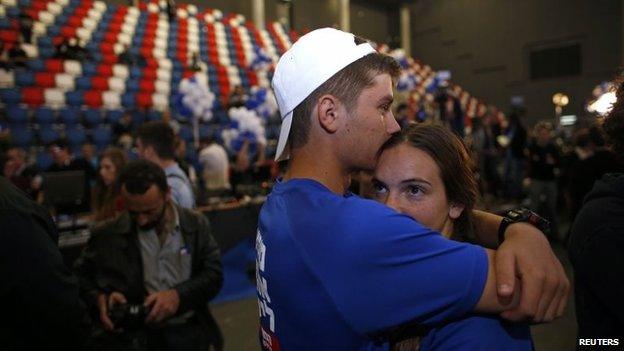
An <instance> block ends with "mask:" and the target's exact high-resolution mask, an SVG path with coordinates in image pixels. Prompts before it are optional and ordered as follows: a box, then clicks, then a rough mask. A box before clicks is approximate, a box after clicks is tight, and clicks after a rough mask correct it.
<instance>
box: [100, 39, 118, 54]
mask: <svg viewBox="0 0 624 351" xmlns="http://www.w3.org/2000/svg"><path fill="white" fill-rule="evenodd" d="M100 51H102V54H114V53H115V46H114V45H113V43H110V42H106V41H105V42H102V44H100Z"/></svg>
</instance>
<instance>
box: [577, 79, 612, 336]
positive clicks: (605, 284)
mask: <svg viewBox="0 0 624 351" xmlns="http://www.w3.org/2000/svg"><path fill="white" fill-rule="evenodd" d="M616 96H617V101H616V103H615V104H614V105H613V109H612V110H611V112H610V113H609V115H607V117H605V119H604V123H603V126H602V127H603V130H604V132H605V134H606V136H607V142H608V143H609V144H610V146H611V148H612V150H613V152H614V154H615V155H618V156H619V157H620V158H622V155H624V81H620V84H619V89H618V91H617V93H616ZM622 252H624V174H623V173H610V174H607V175H605V176H603V177H602V179H601V180H599V181H597V182H596V183H595V184H594V187H593V189H592V190H591V192H590V193H589V194H587V196H586V197H585V201H584V204H583V207H582V208H581V210H580V211H579V213H578V215H577V217H576V220H575V221H574V223H573V225H572V230H571V234H570V245H569V254H570V261H571V262H572V267H573V269H574V276H575V279H574V290H575V294H576V299H575V303H576V319H577V322H578V338H591V339H597V338H606V339H608V338H619V339H620V342H621V340H622V339H623V338H624V302H623V300H622V296H624V280H623V279H622V277H624V256H623V255H622Z"/></svg>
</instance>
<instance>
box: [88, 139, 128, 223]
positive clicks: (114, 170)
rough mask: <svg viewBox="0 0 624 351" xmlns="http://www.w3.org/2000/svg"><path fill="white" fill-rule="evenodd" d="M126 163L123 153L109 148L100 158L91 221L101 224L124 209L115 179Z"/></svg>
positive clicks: (126, 159)
mask: <svg viewBox="0 0 624 351" xmlns="http://www.w3.org/2000/svg"><path fill="white" fill-rule="evenodd" d="M127 162H128V158H127V156H126V154H125V152H124V151H123V150H121V149H118V148H115V147H110V148H108V149H106V150H104V152H103V153H102V155H101V156H100V169H99V171H98V177H97V181H96V184H95V188H94V192H93V220H94V221H95V222H101V221H104V220H107V219H111V218H114V217H116V216H117V215H118V214H119V213H120V212H121V211H123V209H124V205H123V200H122V198H121V196H120V194H119V187H118V185H117V179H118V177H119V172H121V170H122V169H123V167H124V166H125V165H126V163H127Z"/></svg>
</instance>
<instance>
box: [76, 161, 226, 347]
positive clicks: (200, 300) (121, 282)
mask: <svg viewBox="0 0 624 351" xmlns="http://www.w3.org/2000/svg"><path fill="white" fill-rule="evenodd" d="M119 186H120V187H121V195H122V197H123V199H124V203H125V205H126V211H125V212H123V213H122V214H121V215H120V216H119V217H117V218H116V219H113V220H111V221H108V222H105V223H103V224H101V225H99V226H97V227H95V228H93V229H92V236H91V239H90V240H89V243H88V244H87V247H86V248H85V250H84V251H83V253H82V256H81V258H80V259H79V260H78V262H77V264H76V268H77V272H78V275H79V277H80V280H81V288H82V290H83V294H84V296H85V299H86V300H87V301H88V302H90V303H91V304H92V306H94V308H95V309H96V310H97V314H98V315H99V320H100V322H101V325H102V327H103V329H104V330H105V331H104V332H102V331H101V329H100V333H99V335H100V337H101V339H102V340H101V341H98V342H96V344H98V345H100V346H101V345H104V344H106V345H110V347H111V348H112V349H123V348H128V349H147V350H206V349H208V347H209V346H212V347H213V348H214V349H216V350H221V349H222V347H223V340H222V336H221V334H220V331H219V328H218V326H217V325H216V322H215V321H214V318H213V317H212V315H211V314H210V310H209V309H208V306H207V304H208V301H210V300H211V299H212V298H213V297H214V296H215V295H216V294H217V293H218V292H219V290H220V289H221V285H222V283H223V273H222V270H221V260H220V254H219V249H218V247H217V244H216V242H215V240H214V238H213V237H212V235H211V234H210V226H209V224H208V220H207V219H206V218H205V217H204V216H202V215H201V214H198V213H196V212H193V211H191V210H188V209H184V208H182V207H179V206H178V205H176V204H174V203H173V201H172V200H171V191H170V188H169V186H168V185H167V178H166V176H165V173H164V171H163V170H162V169H161V168H160V167H159V166H158V165H156V164H154V163H152V162H149V161H146V160H139V161H134V162H131V163H130V164H128V165H127V166H126V167H125V168H124V169H123V171H122V173H121V175H120V177H119Z"/></svg>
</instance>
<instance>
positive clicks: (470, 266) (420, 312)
mask: <svg viewBox="0 0 624 351" xmlns="http://www.w3.org/2000/svg"><path fill="white" fill-rule="evenodd" d="M256 251H257V266H258V267H257V284H258V300H259V301H258V303H259V309H260V324H261V331H260V338H261V343H262V346H263V349H264V350H386V349H387V348H388V345H387V344H385V343H383V342H377V340H380V339H379V335H381V334H380V333H382V332H383V331H385V330H387V329H388V328H391V327H394V326H397V325H400V324H403V323H406V322H410V321H413V322H417V323H421V324H422V325H430V326H433V325H437V324H441V323H442V322H444V321H446V320H454V319H458V318H459V317H461V316H464V315H465V314H467V313H468V312H470V311H472V310H473V308H474V306H475V305H476V303H477V301H478V300H479V298H480V296H481V294H482V292H483V288H484V286H485V281H486V279H487V270H488V262H487V256H486V254H485V251H484V249H482V248H481V247H478V246H474V245H470V244H465V243H458V242H453V241H450V240H447V239H445V238H444V237H442V236H441V235H440V234H439V233H436V232H433V231H431V230H430V229H427V228H425V227H423V226H422V225H420V224H418V223H417V222H415V221H414V220H412V219H411V218H410V217H407V216H404V215H401V214H398V213H397V212H395V211H393V210H392V209H390V208H388V207H386V206H384V205H381V204H379V203H377V202H374V201H369V200H364V199H361V198H359V197H357V196H353V195H346V196H338V195H336V194H334V193H332V192H331V191H330V190H329V189H327V188H326V187H325V186H323V185H322V184H320V183H318V182H316V181H313V180H309V179H293V180H290V181H288V182H284V183H278V184H277V185H276V186H275V187H274V189H273V191H272V193H271V194H270V195H269V197H268V199H267V201H266V203H265V204H264V206H263V207H262V210H261V212H260V219H259V228H258V235H257V238H256ZM430 335H433V334H430ZM381 340H382V339H381Z"/></svg>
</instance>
